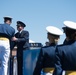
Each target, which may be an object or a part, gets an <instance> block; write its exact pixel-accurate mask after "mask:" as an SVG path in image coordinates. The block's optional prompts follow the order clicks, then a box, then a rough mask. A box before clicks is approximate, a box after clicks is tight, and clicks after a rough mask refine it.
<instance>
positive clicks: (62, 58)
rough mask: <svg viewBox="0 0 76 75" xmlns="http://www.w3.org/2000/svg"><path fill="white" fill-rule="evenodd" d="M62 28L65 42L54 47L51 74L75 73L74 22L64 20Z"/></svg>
mask: <svg viewBox="0 0 76 75" xmlns="http://www.w3.org/2000/svg"><path fill="white" fill-rule="evenodd" d="M64 25H65V27H64V28H63V30H64V33H65V35H66V38H67V40H66V43H65V44H62V45H58V46H57V47H56V63H55V70H54V73H53V75H62V72H63V71H64V70H65V75H76V40H75V37H76V23H75V22H72V21H64Z"/></svg>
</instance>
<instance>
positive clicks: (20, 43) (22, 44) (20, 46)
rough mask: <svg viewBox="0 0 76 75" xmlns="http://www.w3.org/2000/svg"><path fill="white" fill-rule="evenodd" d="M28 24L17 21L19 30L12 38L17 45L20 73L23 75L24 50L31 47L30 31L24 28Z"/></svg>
mask: <svg viewBox="0 0 76 75" xmlns="http://www.w3.org/2000/svg"><path fill="white" fill-rule="evenodd" d="M24 27H26V25H25V24H24V23H23V22H21V21H17V30H18V32H17V33H16V34H15V37H14V38H13V39H12V40H13V41H15V45H17V62H18V75H23V74H22V73H23V50H28V49H29V32H28V31H26V30H24Z"/></svg>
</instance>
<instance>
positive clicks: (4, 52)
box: [0, 40, 10, 75]
mask: <svg viewBox="0 0 76 75" xmlns="http://www.w3.org/2000/svg"><path fill="white" fill-rule="evenodd" d="M9 56H10V44H9V40H0V75H7V69H8V61H9Z"/></svg>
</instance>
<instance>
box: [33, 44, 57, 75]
mask: <svg viewBox="0 0 76 75" xmlns="http://www.w3.org/2000/svg"><path fill="white" fill-rule="evenodd" d="M55 47H56V45H55V44H53V43H52V44H51V45H50V46H46V47H42V48H41V51H40V54H39V57H38V61H37V63H36V67H35V69H34V72H33V75H41V70H42V69H43V68H54V62H55Z"/></svg>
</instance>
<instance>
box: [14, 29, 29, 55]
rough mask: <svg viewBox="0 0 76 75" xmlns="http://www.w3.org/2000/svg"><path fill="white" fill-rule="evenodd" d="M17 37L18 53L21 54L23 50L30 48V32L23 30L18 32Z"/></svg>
mask: <svg viewBox="0 0 76 75" xmlns="http://www.w3.org/2000/svg"><path fill="white" fill-rule="evenodd" d="M15 37H16V38H18V40H17V41H16V42H15V44H16V45H17V50H18V51H17V54H19V55H21V52H23V51H22V50H25V49H29V32H28V31H25V30H23V31H22V32H21V33H19V32H17V33H16V34H15Z"/></svg>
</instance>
